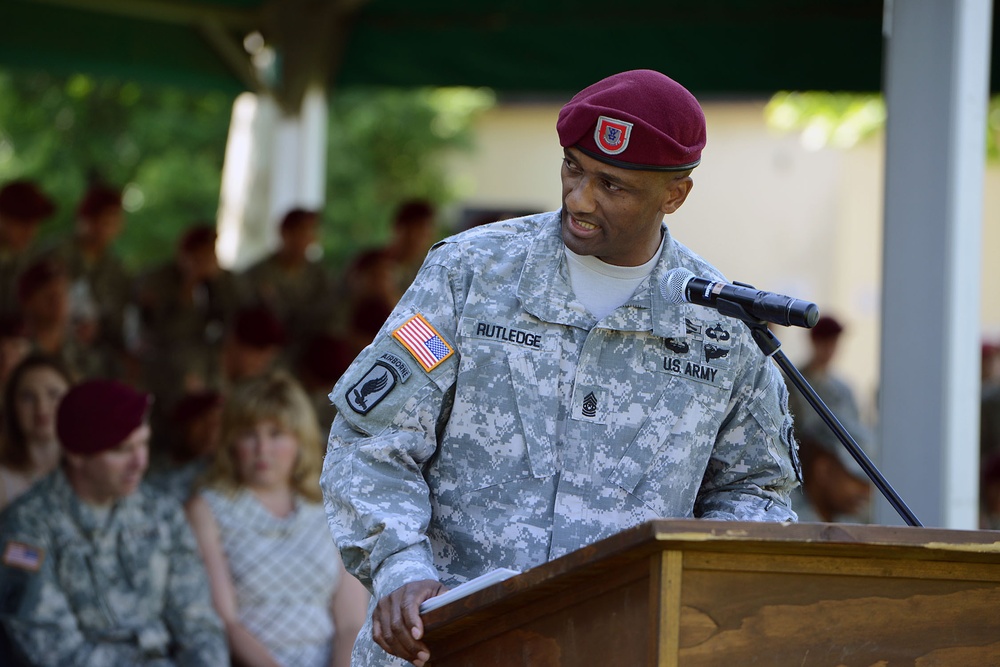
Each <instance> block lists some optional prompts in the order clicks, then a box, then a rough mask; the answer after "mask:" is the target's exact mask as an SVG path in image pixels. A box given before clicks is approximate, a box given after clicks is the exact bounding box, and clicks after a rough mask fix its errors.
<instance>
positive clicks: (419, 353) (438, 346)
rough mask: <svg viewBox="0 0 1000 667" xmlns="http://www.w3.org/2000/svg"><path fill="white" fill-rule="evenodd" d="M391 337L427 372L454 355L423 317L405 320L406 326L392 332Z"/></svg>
mask: <svg viewBox="0 0 1000 667" xmlns="http://www.w3.org/2000/svg"><path fill="white" fill-rule="evenodd" d="M392 336H393V338H395V339H396V340H398V341H399V342H400V343H402V345H403V347H405V348H406V349H407V350H408V351H409V352H410V354H412V355H413V358H414V359H416V360H417V361H419V362H420V365H421V366H423V367H424V370H425V371H428V372H429V371H432V370H434V369H435V368H437V367H438V366H439V365H440V364H441V362H442V361H444V360H445V359H447V358H448V357H450V356H451V355H452V354H454V353H455V351H454V350H453V349H451V346H450V345H448V343H446V342H444V338H442V337H441V335H440V334H439V333H438V332H437V331H436V330H435V329H434V327H432V326H431V325H430V322H428V321H427V320H425V319H424V317H423V315H419V314H417V315H414V316H413V317H411V318H410V319H408V320H406V324H404V325H403V326H401V327H399V328H398V329H396V330H395V331H393V332H392Z"/></svg>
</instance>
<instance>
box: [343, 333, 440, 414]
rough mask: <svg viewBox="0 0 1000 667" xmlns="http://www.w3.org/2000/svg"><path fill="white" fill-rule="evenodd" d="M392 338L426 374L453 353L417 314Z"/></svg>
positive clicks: (393, 334)
mask: <svg viewBox="0 0 1000 667" xmlns="http://www.w3.org/2000/svg"><path fill="white" fill-rule="evenodd" d="M392 337H393V338H395V339H396V340H398V341H399V342H400V343H401V344H402V346H403V347H405V348H406V350H407V351H408V352H409V353H410V354H412V355H413V358H414V359H416V360H417V361H418V362H419V363H420V365H421V366H423V368H424V370H425V371H427V372H428V373H429V372H430V371H432V370H434V369H435V368H437V367H438V366H440V365H441V363H442V362H443V361H444V360H445V359H447V358H448V357H450V356H451V355H453V354H454V353H455V350H453V349H452V348H451V345H448V343H446V342H445V340H444V337H443V336H441V334H439V333H438V332H437V329H435V328H434V327H433V326H431V323H430V322H428V321H427V320H425V319H424V316H423V315H421V314H419V313H418V314H416V315H414V316H413V317H411V318H410V319H408V320H406V323H405V324H403V326H401V327H399V328H398V329H396V330H395V331H393V332H392ZM352 407H353V406H352Z"/></svg>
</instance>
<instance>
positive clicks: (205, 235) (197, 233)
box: [180, 223, 218, 252]
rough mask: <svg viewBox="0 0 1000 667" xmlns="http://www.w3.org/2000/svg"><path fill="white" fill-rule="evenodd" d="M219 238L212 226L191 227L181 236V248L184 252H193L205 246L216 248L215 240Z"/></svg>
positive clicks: (199, 225)
mask: <svg viewBox="0 0 1000 667" xmlns="http://www.w3.org/2000/svg"><path fill="white" fill-rule="evenodd" d="M217 237H218V235H217V233H216V231H215V226H214V225H210V224H207V223H205V224H198V225H194V226H193V227H189V228H188V229H187V231H185V232H184V235H183V236H181V241H180V247H181V250H183V251H184V252H192V251H194V250H198V249H199V248H203V247H205V246H212V247H213V248H214V247H215V239H216V238H217Z"/></svg>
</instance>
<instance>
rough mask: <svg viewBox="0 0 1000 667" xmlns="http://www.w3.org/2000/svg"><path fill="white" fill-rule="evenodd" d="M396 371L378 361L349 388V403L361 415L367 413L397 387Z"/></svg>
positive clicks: (347, 396)
mask: <svg viewBox="0 0 1000 667" xmlns="http://www.w3.org/2000/svg"><path fill="white" fill-rule="evenodd" d="M397 381H398V377H397V375H396V371H395V370H393V368H392V367H391V366H390V365H389V364H387V363H385V362H384V361H376V362H375V363H374V364H373V365H372V367H371V369H369V371H368V372H367V373H365V376H364V377H363V378H361V380H359V381H358V382H357V384H355V385H354V386H353V387H351V388H350V389H348V390H347V395H346V396H345V398H346V399H347V404H348V405H350V406H351V408H353V410H354V411H355V412H357V413H358V414H359V415H366V414H368V413H369V412H371V411H372V408H374V407H375V406H376V405H378V404H379V403H381V402H382V399H384V398H385V397H386V396H388V395H389V392H390V391H392V390H393V389H395V388H396V383H397Z"/></svg>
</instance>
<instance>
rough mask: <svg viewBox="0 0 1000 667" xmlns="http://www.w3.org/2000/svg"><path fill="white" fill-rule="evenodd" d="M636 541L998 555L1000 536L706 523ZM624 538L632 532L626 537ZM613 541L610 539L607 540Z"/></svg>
mask: <svg viewBox="0 0 1000 667" xmlns="http://www.w3.org/2000/svg"><path fill="white" fill-rule="evenodd" d="M632 530H633V531H636V532H637V535H636V537H638V538H640V539H643V538H645V539H649V538H652V539H655V540H656V541H660V542H664V541H670V542H686V543H698V542H799V543H805V544H816V543H820V544H830V545H834V544H858V545H860V544H869V545H873V546H875V545H877V546H890V547H891V546H898V547H923V548H925V549H928V550H943V551H956V552H972V553H984V554H990V553H995V554H1000V531H993V530H954V529H946V528H913V527H909V526H882V525H869V524H847V523H777V522H753V521H720V520H709V519H657V520H654V521H649V522H647V523H644V524H641V525H640V526H637V527H636V528H634V529H632ZM625 532H626V533H628V532H631V531H625ZM611 539H614V538H611Z"/></svg>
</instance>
